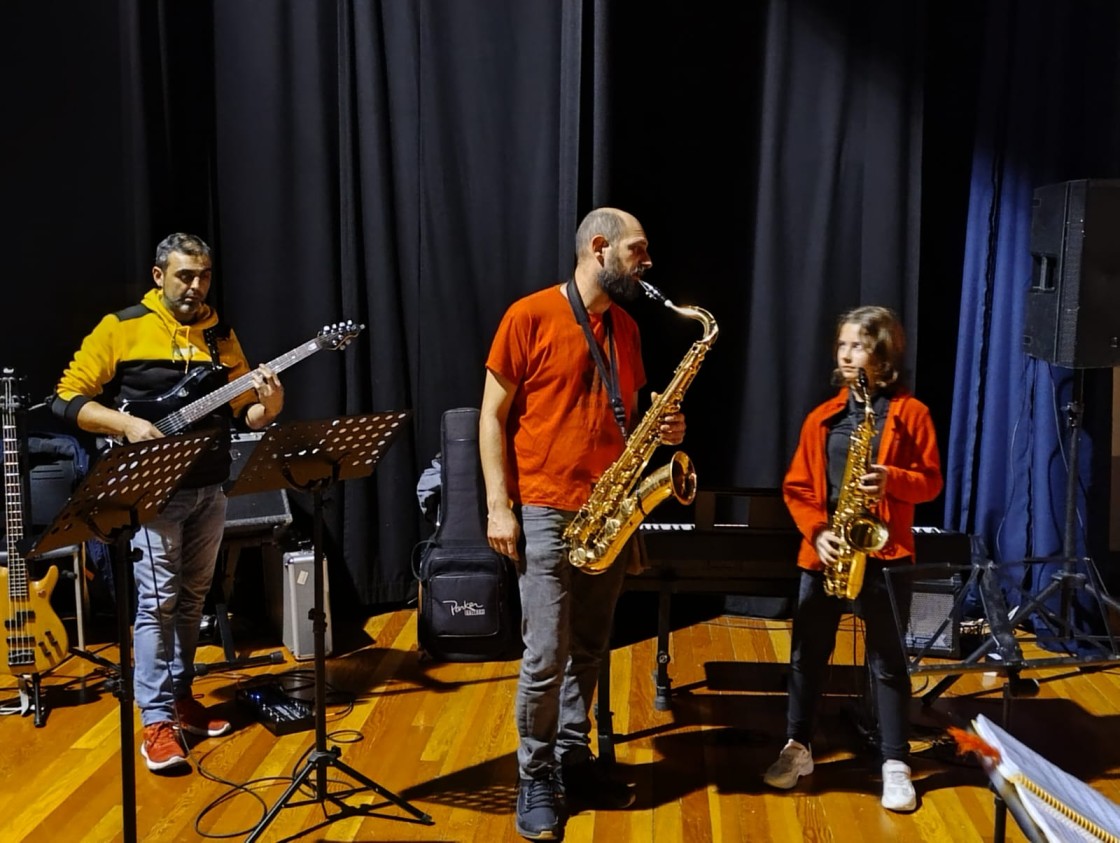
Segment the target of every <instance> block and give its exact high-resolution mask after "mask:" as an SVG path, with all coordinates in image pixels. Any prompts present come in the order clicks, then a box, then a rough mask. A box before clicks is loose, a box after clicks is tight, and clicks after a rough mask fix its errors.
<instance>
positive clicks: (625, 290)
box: [599, 267, 641, 304]
mask: <svg viewBox="0 0 1120 843" xmlns="http://www.w3.org/2000/svg"><path fill="white" fill-rule="evenodd" d="M599 286H600V287H602V288H603V292H605V293H606V294H607V295H608V296H609V297H610V300H611V301H613V302H615V303H616V304H623V303H625V302H629V301H634V299H636V298H637V297H638V293H639V291H640V290H641V287H640V286H639V285H638V282H637V281H636V280H635V279H634V278H633V277H632V276H630V275H626V274H624V273H622V272H619V271H618V270H617V269H607V268H606V267H603V268H602V269H600V270H599Z"/></svg>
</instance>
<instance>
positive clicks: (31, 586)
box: [0, 369, 70, 676]
mask: <svg viewBox="0 0 1120 843" xmlns="http://www.w3.org/2000/svg"><path fill="white" fill-rule="evenodd" d="M17 381H18V379H17V378H16V376H15V373H14V372H13V371H12V370H11V369H5V370H4V372H3V376H2V377H0V427H2V428H3V434H4V523H5V527H6V529H7V541H8V567H6V568H3V569H0V589H2V590H3V591H5V592H7V594H8V602H7V603H6V604H0V618H3V622H4V635H3V637H2V640H0V654H2V655H3V659H4V664H6V665H7V666H8V671H9V672H10V673H13V674H15V675H16V676H23V675H25V674H33V673H34V674H37V673H42V672H43V671H45V670H49V669H50V668H52V667H55V666H56V665H57V664H58V663H59V662H61V661H62V660H63V659H64V658H66V656H67V654H68V651H69V649H70V644H69V640H68V639H67V636H66V627H64V626H63V625H62V621H60V620H59V619H58V615H56V614H55V613H54V609H53V608H52V607H51V592H52V591H54V586H55V583H57V582H58V568H56V567H54V566H53V565H52V566H51V567H50V569H49V570H48V571H47V575H46V576H45V577H43V579H41V580H39V581H38V582H29V579H28V576H27V560H26V559H24V558H23V556H22V555H20V552H19V543H20V541H21V540H22V539H23V536H24V528H25V527H26V526H27V525H26V521H27V519H26V518H25V517H24V512H25V510H24V506H23V502H24V500H26V499H27V494H26V492H27V489H26V483H25V482H24V481H25V479H26V478H27V477H28V472H26V471H24V470H23V469H24V468H25V465H24V461H23V457H24V456H25V455H26V451H27V449H26V446H25V444H24V443H25V442H26V441H27V440H26V439H25V438H24V437H23V436H21V435H20V431H21V428H22V425H21V424H20V418H19V416H20V415H21V411H22V408H23V406H24V402H23V398H22V396H21V395H20V392H19V389H18V383H17Z"/></svg>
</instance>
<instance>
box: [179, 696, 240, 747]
mask: <svg viewBox="0 0 1120 843" xmlns="http://www.w3.org/2000/svg"><path fill="white" fill-rule="evenodd" d="M175 716H176V717H177V718H178V719H179V728H181V729H182V730H183V731H184V732H190V733H191V734H192V735H204V736H207V737H211V738H216V737H218V735H224V734H225V733H226V732H228V731H229V730H230V729H231V728H232V724H231V723H230V722H229V721H228V720H223V719H222V718H220V717H215V716H214V715H213V714H211V713H210V712H209V711H208V710H207V708H206V706H204V705H203V704H202V703H200V702H199V701H198V700H196V699H195V698H194V697H184V698H183V699H181V700H175Z"/></svg>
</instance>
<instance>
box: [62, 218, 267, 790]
mask: <svg viewBox="0 0 1120 843" xmlns="http://www.w3.org/2000/svg"><path fill="white" fill-rule="evenodd" d="M211 272H212V265H211V258H210V247H209V246H207V245H206V243H205V242H203V240H202V239H201V238H199V237H196V236H195V235H193V234H182V233H177V234H171V235H169V236H168V237H166V238H164V240H163V241H162V242H160V244H159V245H158V246H157V247H156V257H155V265H154V266H153V267H152V280H153V281H154V283H155V287H154V288H153V289H151V290H149V291H148V292H147V293H146V294H145V295H144V297H143V299H142V300H141V302H140V304H138V305H133V306H132V307H128V308H125V309H124V310H121V311H118V312H116V313H111V314H109V315H107V316H105V317H104V318H103V319H102V320H101V321H100V322H99V323H98V324H97V326H96V327H95V328H94V329H93V331H91V332H90V334H89V335H88V336H87V337H86V338H85V340H83V342H82V346H81V348H80V349H79V350H78V352H77V353H76V354H75V355H74V359H73V360H72V361H71V363H70V365H69V366H68V367H67V369H66V371H65V372H64V373H63V375H62V378H61V380H60V381H59V383H58V387H57V388H56V390H55V395H54V398H53V400H52V405H51V406H52V410H53V411H54V413H55V415H57V416H59V417H61V418H63V419H65V420H67V421H69V422H71V423H73V424H76V425H77V426H78V427H80V428H81V429H82V430H85V431H88V432H90V433H96V434H102V435H106V436H111V437H114V438H116V439H118V440H121V441H127V442H141V441H144V440H148V439H155V438H158V437H160V436H162V435H163V433H162V432H161V431H160V428H159V427H158V426H157V425H158V423H159V421H160V420H161V419H164V418H165V417H166V416H168V415H169V414H170V413H172V412H175V411H177V410H179V409H180V408H181V407H184V406H185V405H187V404H189V403H191V402H192V401H194V400H195V399H197V398H200V397H202V396H204V395H206V394H208V393H210V392H212V391H213V390H215V389H217V388H219V387H221V386H223V385H225V384H227V383H229V382H230V381H233V380H235V379H236V378H238V377H240V376H243V375H245V374H248V373H250V367H249V363H248V361H247V360H246V358H245V354H244V352H242V350H241V344H240V343H239V342H238V341H237V336H236V335H235V334H234V332H233V330H232V329H230V328H229V327H228V326H226V325H225V324H224V323H223V322H222V321H221V320H220V319H219V318H218V314H217V313H216V312H215V311H214V310H213V308H211V307H210V306H209V305H207V304H206V295H207V293H208V292H209V290H210V280H211ZM251 374H252V382H253V388H252V389H249V390H247V391H246V392H243V393H242V394H240V395H238V396H236V397H234V398H233V399H232V400H230V401H229V402H228V403H225V404H223V405H221V406H220V407H217V408H215V409H214V410H213V411H212V412H210V413H209V414H208V415H206V416H205V417H203V418H200V419H198V420H197V421H196V422H195V424H194V426H193V427H192V429H205V430H207V431H212V432H214V434H215V438H214V444H213V447H212V448H211V450H209V451H208V452H207V453H205V454H203V455H202V456H201V457H200V458H199V459H198V461H197V462H196V463H195V464H194V466H193V467H192V468H191V470H190V472H189V474H188V475H187V476H186V477H185V478H184V480H183V482H182V484H181V485H180V486H179V489H178V490H177V491H176V493H175V495H174V496H173V497H172V498H171V501H170V502H169V503H168V505H167V506H166V508H164V510H163V511H162V512H161V513H160V514H159V516H158V517H157V518H155V519H154V520H152V521H150V522H148V523H147V524H145V525H144V526H143V527H142V528H141V529H140V530H138V531H137V533H136V536H135V537H134V538H133V542H132V543H133V547H134V549H135V550H137V551H139V558H138V560H137V561H136V562H135V563H134V564H133V576H134V579H135V581H136V588H137V611H136V621H135V627H134V639H135V674H134V682H133V687H134V692H135V697H136V703H137V706H138V707H139V708H140V715H141V722H142V724H143V726H144V740H143V743H142V744H141V747H140V753H141V754H142V755H143V756H144V759H145V761H146V762H147V765H148V769H150V770H153V771H154V770H165V769H168V768H173V767H178V766H180V765H184V764H187V756H186V752H185V750H184V746H183V743H182V741H181V739H180V731H181V730H185V731H188V732H191V733H193V734H199V735H210V736H216V735H221V734H224V733H225V732H227V731H228V730H229V728H230V724H229V722H228V721H226V720H222V719H220V718H218V717H215V716H213V715H212V714H211V713H209V712H208V711H207V710H206V708H205V707H204V706H203V705H202V704H201V703H199V702H198V700H196V699H194V697H193V696H192V693H191V683H192V681H193V679H194V656H195V650H196V648H197V646H198V635H199V622H200V620H201V617H202V609H203V603H204V601H205V599H206V595H207V593H208V592H209V590H210V583H211V580H212V579H213V576H214V565H215V562H216V561H217V556H218V549H219V547H220V545H221V541H222V533H223V531H224V529H225V512H226V496H225V493H224V491H223V489H222V484H223V483H224V482H225V481H226V479H227V478H228V476H229V470H230V451H229V438H230V427H231V424H232V423H233V422H234V421H237V422H239V423H241V424H242V425H244V426H245V427H248V428H249V429H252V430H260V429H261V428H263V427H265V426H266V425H268V424H270V423H271V422H272V421H273V419H275V418H276V416H277V414H278V413H279V412H280V410H281V409H282V407H283V405H284V392H283V388H282V387H281V385H280V381H279V379H278V378H277V377H276V374H275V373H274V372H272V371H270V370H269V369H268V368H267V367H264V366H261V367H260V368H258V369H257V370H256V371H254V372H252V373H251ZM107 386H111V388H113V389H114V390H115V394H114V395H112V396H110V397H109V398H108V399H107V400H106V402H105V403H102V402H101V401H100V400H98V399H99V398H100V396H101V395H102V393H103V391H104V390H105V388H106V387H107Z"/></svg>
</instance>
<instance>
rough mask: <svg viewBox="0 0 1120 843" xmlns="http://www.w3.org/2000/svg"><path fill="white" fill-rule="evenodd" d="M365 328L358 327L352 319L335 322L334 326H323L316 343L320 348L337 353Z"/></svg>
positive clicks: (362, 326) (363, 326)
mask: <svg viewBox="0 0 1120 843" xmlns="http://www.w3.org/2000/svg"><path fill="white" fill-rule="evenodd" d="M365 327H366V326H365V325H359V324H358V323H357V322H355V321H354V320H353V319H347V320H346V321H345V322H336V323H335V324H334V325H324V326H323V330H321V331H320V332H319V336H318V337H317V342H318V343H319V345H320V346H321V347H322V348H329V349H330V350H331V351H338V350H339V349H340V348H346V346H347V345H348V344H349V342H350V340H352V339H354V337H356V336H358V334H360V333H361V332H362V331H364V330H365Z"/></svg>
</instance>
